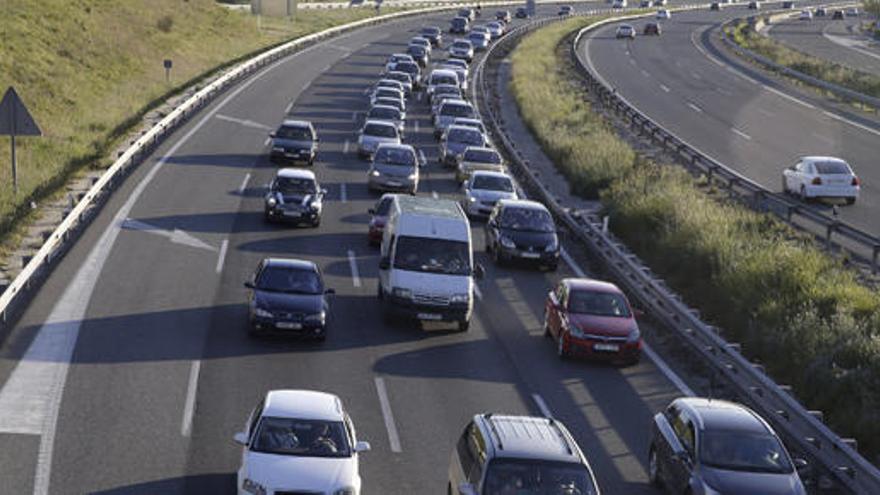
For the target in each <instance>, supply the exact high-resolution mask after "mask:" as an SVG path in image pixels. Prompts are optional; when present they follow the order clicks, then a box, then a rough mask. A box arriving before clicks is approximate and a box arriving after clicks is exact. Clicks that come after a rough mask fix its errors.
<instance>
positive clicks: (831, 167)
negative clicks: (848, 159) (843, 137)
mask: <svg viewBox="0 0 880 495" xmlns="http://www.w3.org/2000/svg"><path fill="white" fill-rule="evenodd" d="M815 165H816V172H818V173H820V174H822V175H849V174H851V173H852V172H851V171H850V169H849V166H847V164H846V163H843V162H815Z"/></svg>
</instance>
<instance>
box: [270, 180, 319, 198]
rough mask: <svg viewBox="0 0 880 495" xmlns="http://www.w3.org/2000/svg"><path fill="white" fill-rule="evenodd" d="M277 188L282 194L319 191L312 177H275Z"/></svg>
mask: <svg viewBox="0 0 880 495" xmlns="http://www.w3.org/2000/svg"><path fill="white" fill-rule="evenodd" d="M275 190H276V191H278V192H280V193H281V194H311V193H314V192H317V190H318V187H317V186H316V185H315V181H313V180H312V179H295V178H292V177H278V178H277V179H275Z"/></svg>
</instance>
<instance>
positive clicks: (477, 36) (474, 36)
mask: <svg viewBox="0 0 880 495" xmlns="http://www.w3.org/2000/svg"><path fill="white" fill-rule="evenodd" d="M468 38H470V39H472V40H475V41H482V40H484V39H485V36H484V35H483V33H481V32H479V31H472V32H471V34H469V35H468Z"/></svg>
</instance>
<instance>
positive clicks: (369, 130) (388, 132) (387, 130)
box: [364, 124, 397, 138]
mask: <svg viewBox="0 0 880 495" xmlns="http://www.w3.org/2000/svg"><path fill="white" fill-rule="evenodd" d="M364 134H365V135H367V136H379V137H387V138H396V137H397V128H396V127H394V126H393V125H382V124H367V125H366V126H365V127H364Z"/></svg>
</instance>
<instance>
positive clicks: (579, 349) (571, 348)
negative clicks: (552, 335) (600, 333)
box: [562, 333, 642, 363]
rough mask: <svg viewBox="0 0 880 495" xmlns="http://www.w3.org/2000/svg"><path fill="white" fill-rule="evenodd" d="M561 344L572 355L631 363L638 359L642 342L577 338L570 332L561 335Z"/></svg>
mask: <svg viewBox="0 0 880 495" xmlns="http://www.w3.org/2000/svg"><path fill="white" fill-rule="evenodd" d="M562 339H563V345H564V346H565V349H566V350H567V351H568V353H569V354H571V355H573V356H579V357H584V358H588V359H594V360H597V361H608V362H624V363H632V362H635V361H638V360H639V357H640V356H641V353H642V342H641V340H639V341H637V342H626V341H624V342H620V341H613V342H612V341H605V340H600V339H592V338H578V337H575V336H573V335H571V334H570V333H565V334H564V335H563V337H562Z"/></svg>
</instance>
